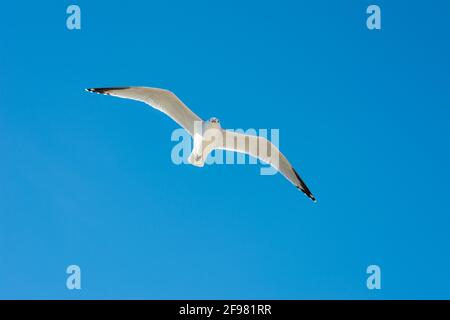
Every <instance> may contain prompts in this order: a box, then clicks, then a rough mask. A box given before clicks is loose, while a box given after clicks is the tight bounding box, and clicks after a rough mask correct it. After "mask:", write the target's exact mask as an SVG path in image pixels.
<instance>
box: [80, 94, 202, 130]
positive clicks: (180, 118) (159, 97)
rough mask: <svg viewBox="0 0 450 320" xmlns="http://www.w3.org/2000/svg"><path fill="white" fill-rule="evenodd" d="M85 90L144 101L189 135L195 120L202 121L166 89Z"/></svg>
mask: <svg viewBox="0 0 450 320" xmlns="http://www.w3.org/2000/svg"><path fill="white" fill-rule="evenodd" d="M86 90H87V91H89V92H95V93H100V94H106V95H110V96H114V97H119V98H126V99H132V100H137V101H141V102H145V103H147V104H148V105H150V106H151V107H153V108H155V109H158V110H159V111H161V112H163V113H165V114H167V115H168V116H169V117H170V118H172V119H173V120H174V121H175V122H176V123H178V124H179V125H180V126H182V127H183V128H184V129H185V130H186V131H187V132H189V134H190V135H191V136H193V135H194V123H195V121H200V122H201V121H202V119H201V118H200V117H199V116H197V115H196V114H195V113H194V112H192V111H191V110H190V109H189V108H188V107H186V105H185V104H184V103H183V102H182V101H181V100H180V99H178V97H177V96H176V95H175V94H173V93H172V92H170V91H168V90H164V89H158V88H149V87H116V88H91V89H86Z"/></svg>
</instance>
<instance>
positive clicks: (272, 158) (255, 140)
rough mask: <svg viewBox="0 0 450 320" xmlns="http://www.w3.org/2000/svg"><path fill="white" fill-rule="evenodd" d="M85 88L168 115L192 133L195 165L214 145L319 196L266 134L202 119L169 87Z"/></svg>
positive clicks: (311, 197)
mask: <svg viewBox="0 0 450 320" xmlns="http://www.w3.org/2000/svg"><path fill="white" fill-rule="evenodd" d="M86 90H87V91H89V92H95V93H99V94H105V95H110V96H114V97H119V98H126V99H132V100H137V101H141V102H144V103H146V104H148V105H150V106H151V107H153V108H155V109H157V110H159V111H161V112H163V113H165V114H166V115H168V116H169V117H170V118H172V120H174V121H175V122H176V123H178V124H179V125H180V126H181V127H183V128H184V129H185V130H186V131H187V132H188V133H189V134H190V135H191V136H192V138H193V140H194V145H193V150H192V153H191V155H190V156H189V158H188V161H189V163H191V164H192V165H194V166H198V167H203V165H204V163H205V160H206V157H207V156H208V154H209V153H210V152H211V151H212V150H214V149H222V150H229V151H234V152H241V153H245V154H249V155H251V156H253V157H255V158H257V159H259V160H261V161H263V162H266V163H268V164H270V165H271V166H272V167H274V168H275V169H276V170H277V171H279V172H281V173H282V174H283V175H284V176H285V177H286V178H287V179H288V180H289V181H291V182H292V183H293V184H294V185H295V186H296V187H297V188H298V189H299V190H301V191H303V193H304V194H305V195H306V196H308V197H309V198H310V199H311V200H312V201H314V202H316V199H315V198H314V196H313V195H312V193H311V191H309V189H308V187H307V186H306V184H305V183H304V182H303V180H302V179H301V178H300V176H299V174H298V173H297V171H295V169H294V168H293V167H292V165H291V164H290V163H289V161H288V160H287V159H286V157H285V156H284V155H283V154H282V153H281V152H280V151H279V150H278V148H277V147H275V145H273V144H272V143H271V142H270V141H268V140H267V139H265V138H263V137H258V136H253V135H246V134H242V133H237V132H234V131H230V130H224V129H222V127H221V126H220V122H219V120H218V119H217V118H211V119H209V120H208V121H203V120H202V119H201V118H200V117H199V116H197V115H196V114H195V113H194V112H192V111H191V110H190V109H189V108H188V107H187V106H186V105H185V104H184V103H183V102H182V101H181V100H180V99H178V97H177V96H176V95H175V94H173V93H172V92H170V91H168V90H164V89H158V88H149V87H116V88H91V89H86ZM199 129H200V130H199ZM210 129H212V131H215V132H216V134H215V135H214V136H212V135H211V134H207V133H208V132H209V131H210ZM217 133H219V136H220V135H221V136H222V137H226V138H222V139H220V137H219V139H217V137H218V135H217ZM212 137H213V138H212ZM236 141H237V143H236ZM262 150H270V151H271V152H270V155H267V154H266V153H265V152H262Z"/></svg>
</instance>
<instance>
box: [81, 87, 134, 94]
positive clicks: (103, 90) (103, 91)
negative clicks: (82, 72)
mask: <svg viewBox="0 0 450 320" xmlns="http://www.w3.org/2000/svg"><path fill="white" fill-rule="evenodd" d="M128 88H129V87H115V88H88V89H86V91H88V92H93V93H98V94H109V91H113V90H124V89H128Z"/></svg>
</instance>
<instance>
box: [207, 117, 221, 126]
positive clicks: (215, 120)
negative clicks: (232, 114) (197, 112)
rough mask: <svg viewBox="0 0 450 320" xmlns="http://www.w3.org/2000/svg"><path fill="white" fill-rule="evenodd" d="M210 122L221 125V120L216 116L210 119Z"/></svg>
mask: <svg viewBox="0 0 450 320" xmlns="http://www.w3.org/2000/svg"><path fill="white" fill-rule="evenodd" d="M208 122H209V123H212V124H214V125H216V126H219V127H220V121H219V119H217V118H215V117H212V118H211V119H209V120H208Z"/></svg>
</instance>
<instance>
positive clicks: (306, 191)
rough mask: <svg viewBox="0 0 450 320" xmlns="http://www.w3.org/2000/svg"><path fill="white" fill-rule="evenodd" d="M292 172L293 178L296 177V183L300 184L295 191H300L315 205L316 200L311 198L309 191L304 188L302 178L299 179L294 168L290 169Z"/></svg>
mask: <svg viewBox="0 0 450 320" xmlns="http://www.w3.org/2000/svg"><path fill="white" fill-rule="evenodd" d="M292 171H294V174H295V176H296V177H297V179H298V181H299V182H300V185H299V186H297V189H299V190H300V191H302V192H303V193H304V194H305V195H306V196H307V197H308V198H310V199H311V200H312V201H313V202H314V203H317V200H316V198H315V197H314V196H313V194H312V193H311V191H309V189H308V187H307V186H306V184H305V182H303V180H302V178H300V176H299V174H298V173H297V171H295V169H294V168H292Z"/></svg>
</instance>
